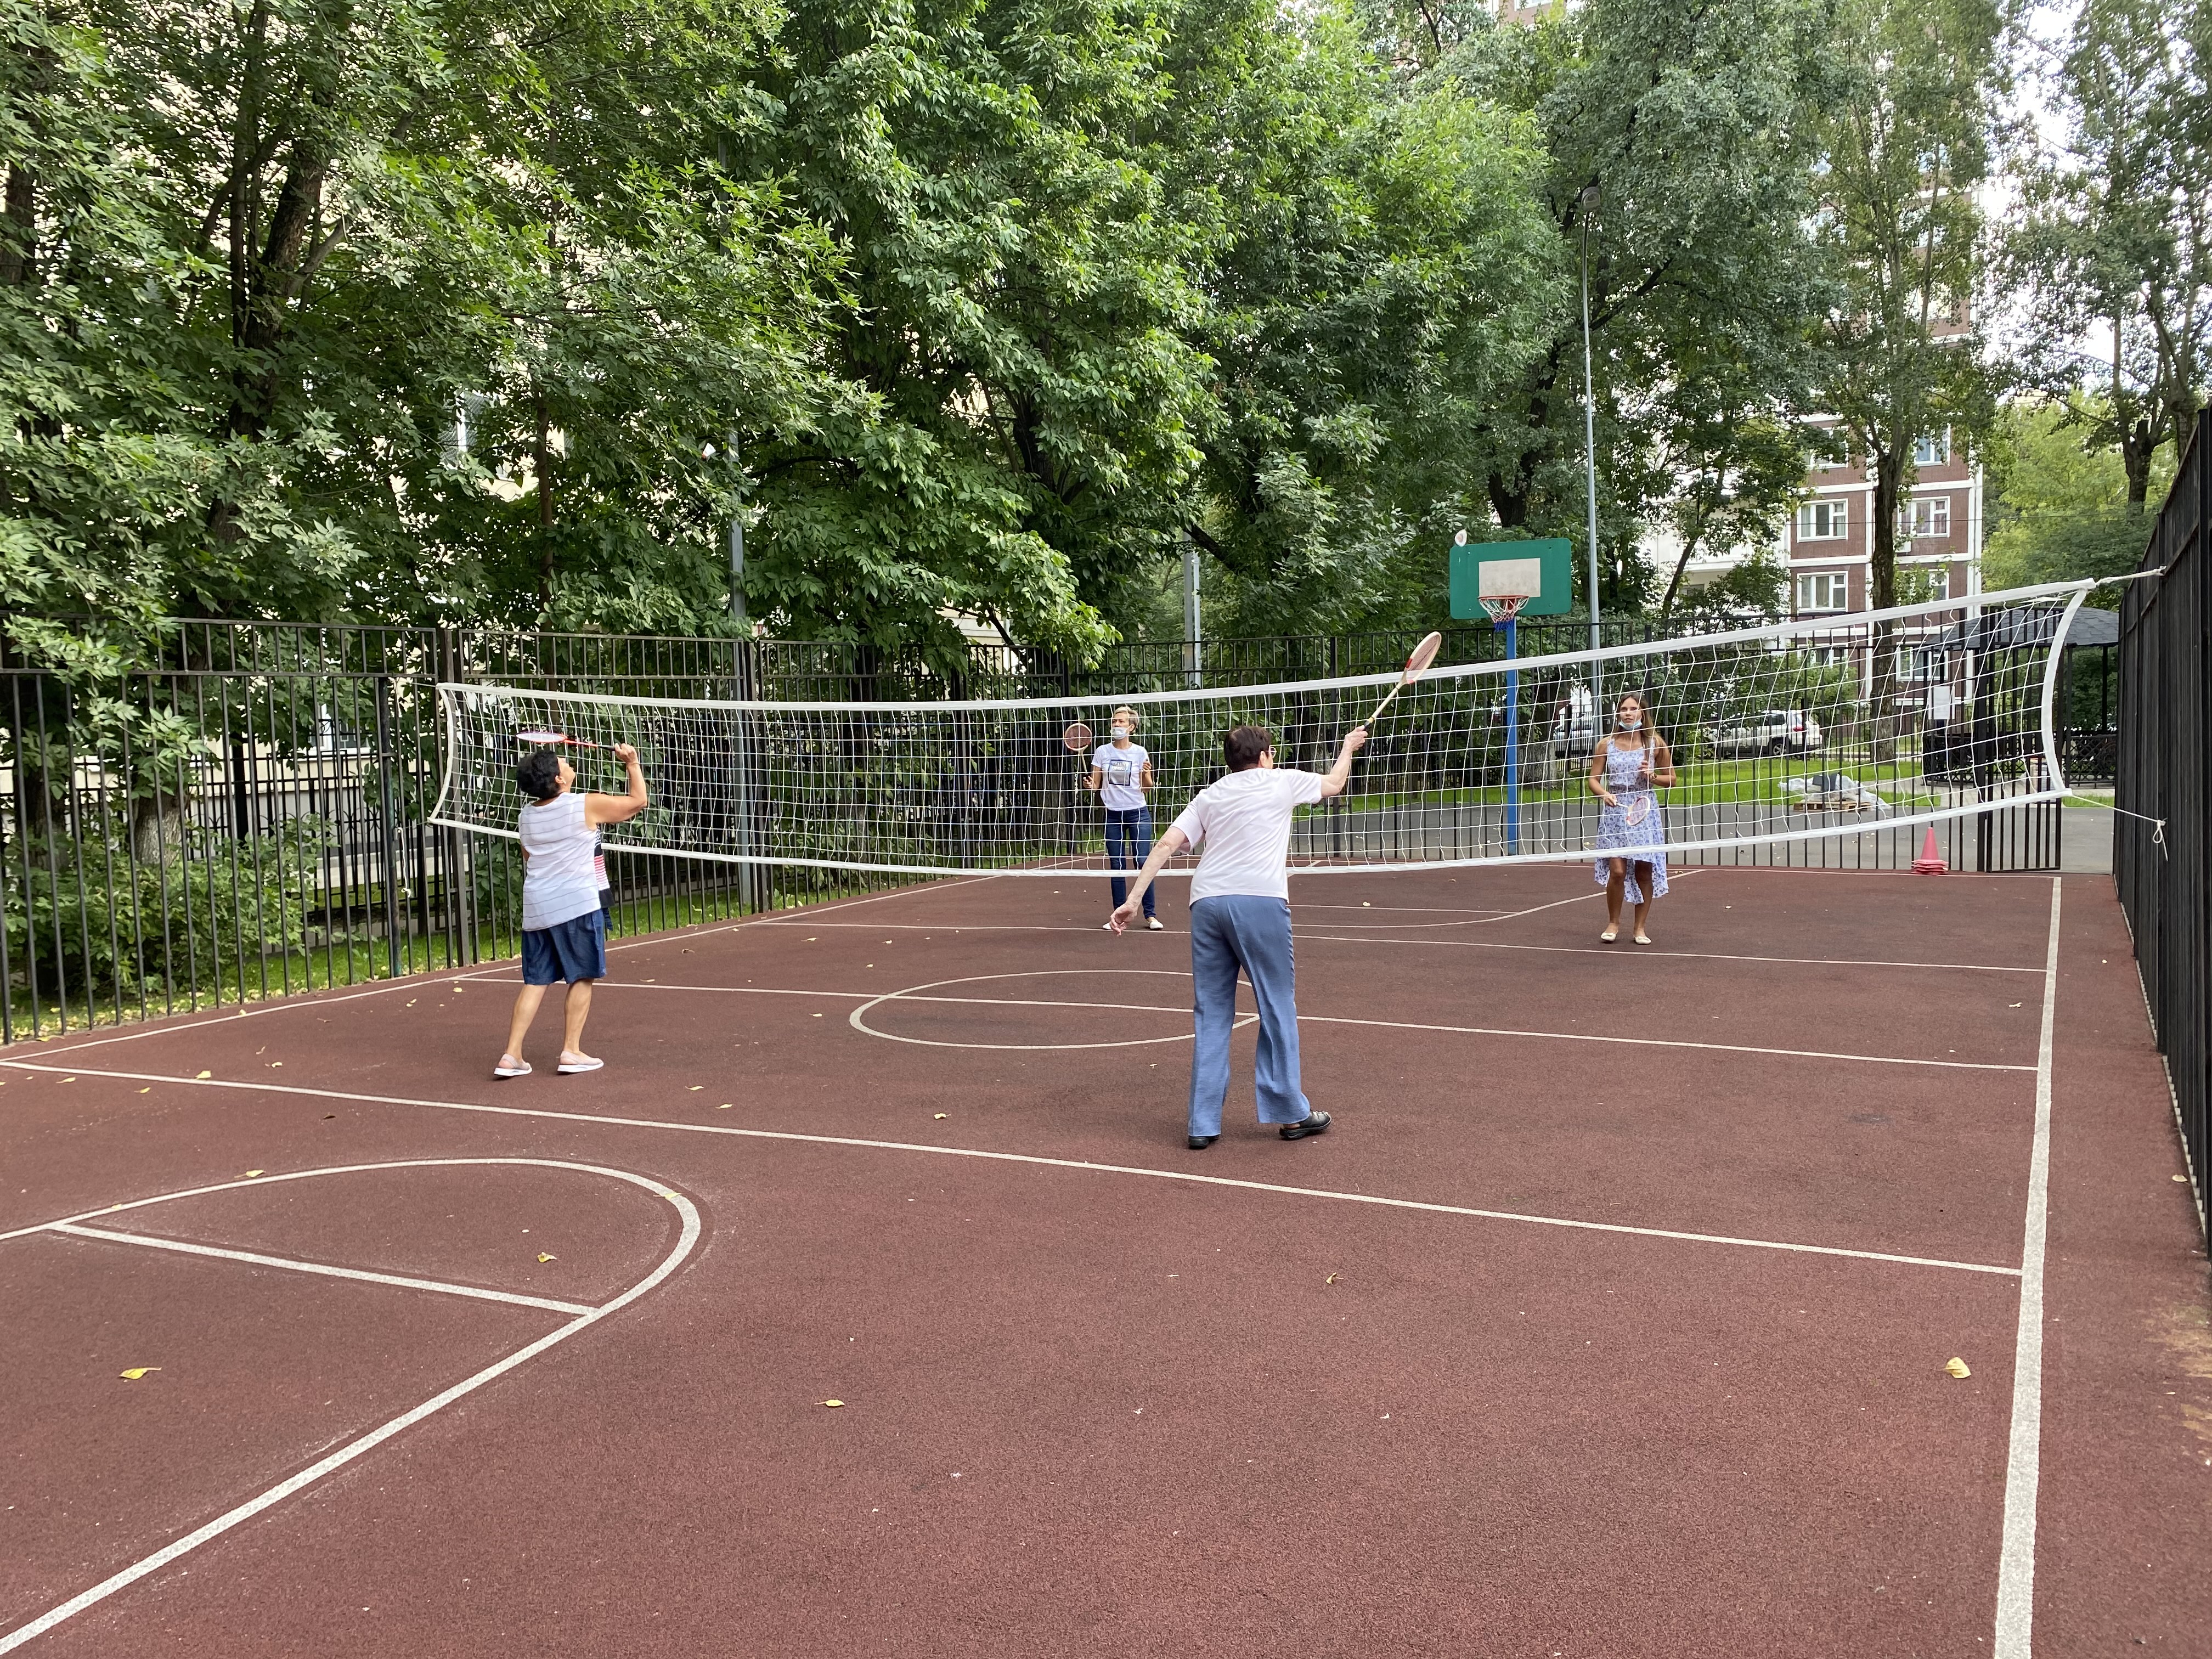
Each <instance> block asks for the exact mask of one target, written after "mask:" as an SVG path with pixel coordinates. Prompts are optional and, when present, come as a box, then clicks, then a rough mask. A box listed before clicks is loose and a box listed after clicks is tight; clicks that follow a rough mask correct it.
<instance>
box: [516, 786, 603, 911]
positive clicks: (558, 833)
mask: <svg viewBox="0 0 2212 1659" xmlns="http://www.w3.org/2000/svg"><path fill="white" fill-rule="evenodd" d="M516 828H517V829H519V830H520V833H521V836H522V848H523V850H524V851H525V852H526V853H528V854H530V862H529V863H527V864H526V865H525V866H523V869H522V930H523V932H525V933H534V932H536V931H538V929H539V928H543V927H559V926H560V925H561V924H562V922H564V921H574V920H575V919H576V918H577V917H578V916H582V915H590V914H591V913H592V911H594V910H596V909H598V908H599V872H598V871H597V870H596V869H594V868H593V867H592V850H593V848H594V847H595V846H596V844H597V843H598V841H599V836H598V834H597V832H596V831H594V830H593V829H592V826H591V825H590V824H589V823H586V822H585V821H584V797H583V795H582V794H581V793H580V792H578V791H576V790H574V789H570V790H567V791H564V792H563V793H560V794H558V795H556V796H554V797H553V799H551V800H549V801H544V802H540V803H538V804H535V805H529V806H526V807H524V808H523V809H522V812H521V815H520V818H519V819H518V821H517V823H516Z"/></svg>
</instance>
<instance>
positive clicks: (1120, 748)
mask: <svg viewBox="0 0 2212 1659" xmlns="http://www.w3.org/2000/svg"><path fill="white" fill-rule="evenodd" d="M1113 732H1114V736H1113V741H1112V742H1110V743H1102V744H1099V745H1098V747H1097V750H1095V751H1094V752H1093V753H1092V755H1091V775H1089V776H1088V777H1086V778H1085V779H1084V780H1083V787H1085V789H1088V790H1089V791H1091V793H1092V794H1094V795H1096V796H1097V797H1098V804H1099V805H1101V806H1103V807H1104V808H1105V809H1106V866H1107V868H1108V869H1109V870H1129V869H1133V868H1135V867H1136V866H1138V865H1140V864H1142V863H1143V862H1144V861H1145V857H1146V854H1149V853H1150V852H1151V851H1152V808H1151V807H1150V806H1149V805H1146V801H1145V792H1146V790H1148V789H1150V788H1151V787H1152V757H1151V756H1150V755H1149V754H1147V753H1146V752H1145V746H1144V744H1140V743H1139V742H1138V741H1137V711H1136V710H1135V709H1133V708H1130V707H1129V706H1128V705H1127V703H1124V704H1122V705H1121V708H1117V709H1115V711H1114V726H1113ZM1110 885H1111V886H1112V887H1113V889H1114V902H1115V904H1117V905H1118V904H1120V903H1121V901H1122V900H1123V899H1125V898H1127V897H1128V896H1129V895H1128V885H1129V884H1128V883H1127V882H1126V881H1124V880H1122V879H1121V877H1119V876H1115V878H1113V880H1112V882H1111V883H1110ZM1152 911H1153V902H1152V892H1151V890H1150V889H1147V890H1146V893H1145V926H1146V927H1149V928H1151V929H1152V931H1153V932H1154V933H1161V932H1164V925H1163V924H1162V922H1161V921H1160V919H1159V918H1158V916H1157V915H1153V914H1152ZM1099 925H1100V926H1101V927H1113V925H1114V924H1113V923H1112V922H1111V921H1106V922H1102V923H1100V924H1099Z"/></svg>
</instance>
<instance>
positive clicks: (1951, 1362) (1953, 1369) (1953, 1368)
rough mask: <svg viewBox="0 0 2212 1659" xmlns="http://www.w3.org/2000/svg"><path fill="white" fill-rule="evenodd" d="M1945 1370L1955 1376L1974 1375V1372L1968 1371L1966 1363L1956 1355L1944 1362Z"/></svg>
mask: <svg viewBox="0 0 2212 1659" xmlns="http://www.w3.org/2000/svg"><path fill="white" fill-rule="evenodd" d="M1943 1369H1944V1370H1947V1371H1948V1372H1950V1373H1951V1375H1952V1376H1972V1375H1973V1372H1972V1371H1970V1370H1967V1369H1966V1361H1965V1360H1963V1359H1961V1358H1959V1357H1958V1356H1957V1355H1956V1354H1954V1355H1953V1356H1952V1357H1951V1358H1949V1359H1948V1360H1946V1361H1944V1363H1943Z"/></svg>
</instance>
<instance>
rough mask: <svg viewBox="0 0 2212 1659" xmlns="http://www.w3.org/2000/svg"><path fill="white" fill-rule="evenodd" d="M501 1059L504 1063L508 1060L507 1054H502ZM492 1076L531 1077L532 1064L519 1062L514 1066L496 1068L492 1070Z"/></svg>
mask: <svg viewBox="0 0 2212 1659" xmlns="http://www.w3.org/2000/svg"><path fill="white" fill-rule="evenodd" d="M500 1059H501V1060H502V1061H504V1060H506V1059H507V1056H506V1055H505V1054H501V1056H500ZM491 1074H492V1075H493V1076H494V1077H528V1076H529V1075H530V1062H529V1061H528V1060H517V1061H515V1063H514V1064H513V1065H512V1066H507V1065H499V1066H493V1067H492V1068H491Z"/></svg>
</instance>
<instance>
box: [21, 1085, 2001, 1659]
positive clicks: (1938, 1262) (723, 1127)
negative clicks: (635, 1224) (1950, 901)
mask: <svg viewBox="0 0 2212 1659" xmlns="http://www.w3.org/2000/svg"><path fill="white" fill-rule="evenodd" d="M0 1066H13V1067H14V1068H15V1069H16V1070H18V1071H25V1072H64V1071H67V1072H72V1073H75V1074H76V1076H79V1077H105V1078H113V1079H118V1080H120V1081H123V1082H126V1083H173V1084H178V1085H182V1086H184V1087H186V1088H196V1089H252V1090H257V1091H260V1092H261V1093H264V1094H274V1095H306V1096H311V1097H313V1098H315V1099H318V1100H354V1101H361V1102H363V1103H367V1104H370V1105H379V1106H420V1107H425V1108H428V1109H430V1110H433V1111H443V1112H480V1113H483V1114H485V1115H489V1116H493V1117H527V1118H539V1119H545V1120H550V1121H555V1122H561V1123H579V1124H587V1125H590V1126H592V1127H597V1128H623V1129H653V1130H659V1131H661V1132H663V1133H673V1134H695V1135H728V1136H733V1137H736V1138H738V1139H749V1140H785V1141H793V1142H798V1143H800V1144H802V1145H808V1146H860V1147H866V1148H869V1149H872V1150H873V1151H877V1152H927V1153H930V1154H933V1156H936V1157H939V1158H980V1159H982V1160H984V1161H986V1162H988V1163H994V1164H1036V1165H1038V1166H1041V1167H1042V1168H1045V1169H1052V1170H1090V1171H1091V1172H1093V1173H1096V1174H1100V1175H1125V1176H1146V1177H1148V1178H1150V1179H1152V1180H1154V1181H1181V1182H1189V1183H1191V1184H1193V1185H1196V1186H1202V1187H1234V1188H1241V1189H1243V1190H1244V1191H1247V1192H1255V1193H1280V1194H1286V1195H1288V1196H1290V1197H1292V1198H1325V1199H1328V1200H1333V1201H1334V1202H1337V1203H1341V1204H1372V1205H1377V1206H1382V1207H1384V1208H1387V1209H1396V1210H1420V1211H1425V1212H1430V1213H1431V1214H1436V1215H1463V1216H1474V1217H1476V1218H1480V1219H1482V1220H1486V1221H1518V1222H1525V1223H1527V1224H1528V1225H1534V1226H1539V1227H1566V1228H1572V1229H1575V1230H1577V1231H1587V1232H1598V1233H1625V1234H1628V1235H1630V1236H1632V1237H1638V1238H1673V1239H1680V1240H1683V1241H1685V1242H1686V1243H1695V1244H1735V1245H1740V1246H1741V1247H1743V1248H1744V1249H1754V1250H1781V1251H1786V1252H1789V1253H1790V1254H1793V1255H1833V1256H1844V1257H1849V1258H1850V1259H1851V1260H1854V1261H1892V1262H1897V1263H1899V1264H1901V1265H1903V1266H1905V1267H1948V1268H1950V1269H1953V1270H1954V1271H1955V1272H1959V1273H1992V1274H1996V1276H1998V1277H2000V1278H2004V1279H2016V1278H2018V1277H2019V1276H2020V1269H2019V1268H2017V1267H1996V1266H1992V1265H1990V1263H1988V1262H1983V1261H1946V1260H1944V1259H1942V1258H1941V1257H1937V1256H1924V1255H1894V1254H1893V1253H1891V1252H1889V1251H1887V1250H1852V1249H1844V1248H1843V1247H1842V1246H1840V1245H1835V1244H1793V1243H1787V1242H1785V1241H1783V1240H1779V1239H1771V1238H1737V1237H1732V1236H1730V1235H1729V1234H1725V1233H1692V1232H1683V1231H1677V1230H1675V1229H1674V1228H1668V1227H1635V1226H1630V1225H1626V1223H1622V1222H1616V1221H1580V1220H1576V1219H1573V1218H1569V1217H1565V1216H1555V1215H1532V1214H1528V1213H1526V1212H1522V1211H1516V1210H1481V1209H1474V1208H1470V1207H1468V1206H1465V1205H1459V1204H1431V1203H1429V1202H1426V1201H1425V1200H1419V1199H1411V1198H1383V1197H1379V1196H1377V1195H1376V1194H1372V1193H1344V1192H1335V1191H1332V1190H1330V1189H1328V1188H1321V1187H1288V1186H1282V1185H1279V1184H1278V1183H1276V1182H1267V1181H1241V1180H1238V1179H1237V1178H1235V1177H1233V1176H1207V1175H1197V1174H1194V1173H1192V1172H1190V1171H1188V1170H1152V1169H1146V1168H1145V1167H1144V1166H1142V1165H1141V1164H1095V1163H1091V1162H1090V1161H1089V1160H1087V1159H1084V1158H1042V1157H1040V1156H1038V1155H1037V1154H1036V1153H1034V1152H987V1151H984V1150H983V1149H981V1148H980V1147H974V1146H924V1145H921V1144H920V1143H919V1142H915V1141H903V1140H867V1139H860V1138H859V1137H857V1136H853V1135H816V1134H804V1133H799V1132H798V1131H796V1130H790V1129H748V1128H743V1127H738V1125H736V1124H723V1123H679V1122H671V1121H665V1120H663V1119H659V1118H649V1117H614V1116H611V1115H605V1114H602V1113H598V1112H556V1111H551V1110H549V1109H546V1108H544V1107H538V1106H490V1105H482V1104H478V1103H476V1102H473V1101H461V1100H420V1099H415V1098H411V1097H408V1096H404V1095H366V1094H355V1093H352V1092H350V1091H346V1090H342V1089H310V1088H306V1087H303V1086H301V1085H299V1084H295V1083H256V1082H248V1081H238V1082H231V1081H227V1080H225V1079H222V1078H189V1077H167V1076H162V1075H159V1074H157V1073H148V1072H97V1071H91V1070H88V1069H85V1068H83V1067H79V1066H44V1065H34V1064H33V1063H32V1062H30V1061H28V1060H0ZM433 1161H435V1160H433ZM448 1161H458V1162H467V1161H469V1160H465V1159H463V1160H448ZM489 1161H499V1160H489ZM510 1161H512V1162H516V1163H531V1162H536V1161H538V1160H533V1159H529V1158H519V1159H513V1160H510ZM374 1167H383V1166H381V1165H379V1166H374ZM273 1178H274V1177H264V1179H273ZM227 1184H228V1185H230V1186H249V1185H257V1184H258V1183H257V1182H228V1183H227ZM204 1190H206V1191H210V1192H216V1191H220V1190H222V1188H205V1189H204ZM177 1196H179V1197H185V1196H188V1194H177ZM100 1213H101V1212H100V1211H97V1210H88V1211H87V1212H85V1213H84V1214H83V1215H82V1216H70V1217H67V1218H65V1219H68V1220H71V1221H82V1220H86V1219H89V1218H91V1217H93V1216H96V1215H98V1214H100ZM51 1225H53V1224H52V1223H51V1222H41V1223H40V1225H38V1226H36V1227H25V1228H21V1229H19V1230H18V1231H16V1232H14V1233H0V1242H4V1241H6V1240H8V1239H10V1238H15V1237H20V1236H21V1234H23V1233H33V1232H38V1231H42V1230H43V1229H45V1228H46V1227H49V1226H51ZM614 1305H615V1304H613V1303H609V1304H607V1306H608V1307H613V1306H614ZM602 1311H604V1310H602ZM0 1651H5V1650H4V1649H0Z"/></svg>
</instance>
